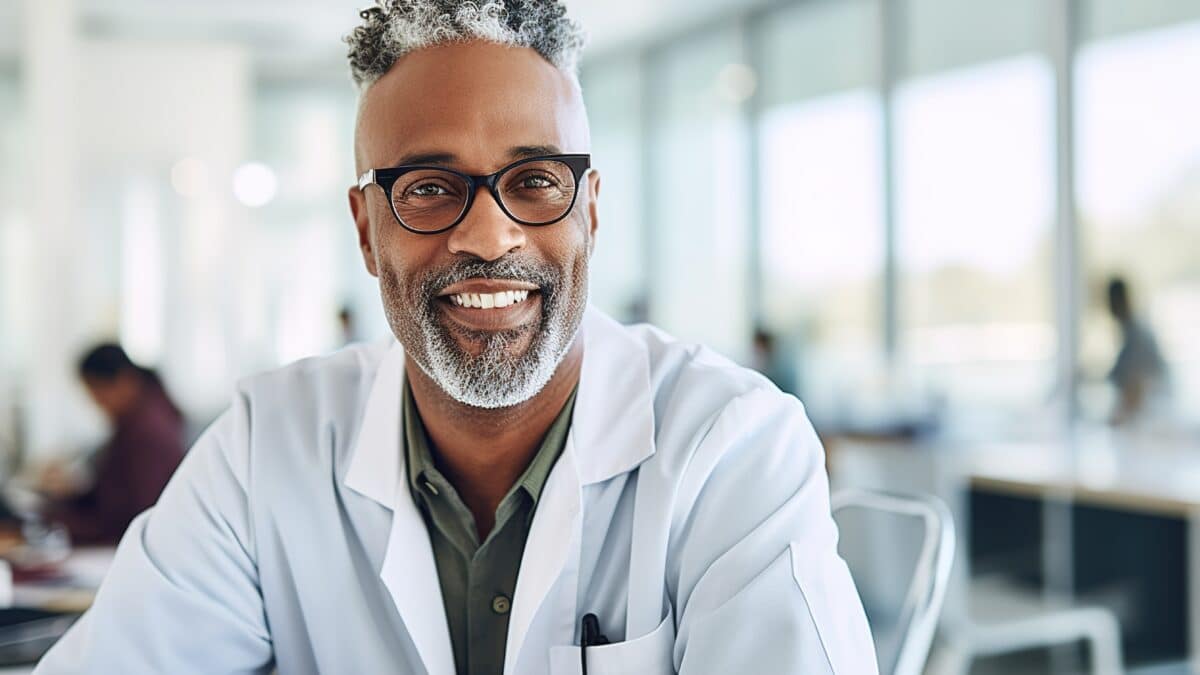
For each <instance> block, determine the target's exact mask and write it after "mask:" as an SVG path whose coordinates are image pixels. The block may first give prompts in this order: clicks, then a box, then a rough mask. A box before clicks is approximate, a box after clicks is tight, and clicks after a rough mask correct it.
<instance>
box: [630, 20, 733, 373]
mask: <svg viewBox="0 0 1200 675" xmlns="http://www.w3.org/2000/svg"><path fill="white" fill-rule="evenodd" d="M652 77H655V78H656V79H655V80H654V85H655V87H656V88H657V89H658V90H659V91H661V92H662V93H661V96H660V97H656V98H657V99H658V100H657V101H656V102H655V104H654V105H655V108H656V109H655V110H654V112H655V122H656V124H655V127H654V128H653V129H652V130H651V138H650V144H649V145H650V152H651V153H652V155H651V163H652V166H653V170H652V173H651V175H650V178H649V180H648V181H647V183H648V185H650V186H651V187H650V190H651V195H650V200H651V204H652V206H653V217H652V219H651V222H650V223H648V227H649V228H650V236H651V237H653V248H652V250H653V264H652V266H651V269H650V270H649V272H650V311H651V316H650V318H651V319H652V320H653V321H654V322H655V323H657V324H658V325H660V326H662V327H663V328H665V329H666V330H668V331H670V332H672V333H674V334H675V335H676V336H678V337H680V338H682V339H686V340H695V341H698V342H702V343H704V344H707V345H710V346H712V347H713V348H715V349H718V350H720V351H722V352H724V353H725V354H728V355H730V356H733V357H740V356H744V355H745V353H746V351H747V349H746V347H747V345H748V344H749V341H750V326H749V324H750V320H749V316H748V307H747V303H746V272H747V269H746V268H747V264H746V263H747V257H748V251H747V242H748V240H749V236H748V235H749V231H748V228H749V222H748V215H747V214H748V210H749V199H750V190H751V186H750V184H749V180H748V177H749V176H748V171H747V168H748V167H747V155H748V153H747V147H748V143H749V139H748V135H749V134H748V129H747V128H746V125H745V123H744V120H743V118H742V115H741V110H740V103H741V102H742V101H744V99H745V98H746V96H747V94H748V92H747V89H749V88H750V87H752V86H753V85H752V83H750V82H748V80H751V79H752V78H753V75H751V74H749V73H747V72H746V67H745V66H744V65H743V59H742V55H741V49H740V44H739V41H738V39H737V35H736V33H735V32H734V31H732V30H728V31H722V32H719V33H712V34H705V35H702V36H697V37H695V38H691V39H689V40H687V41H686V42H682V43H679V44H677V45H674V46H672V47H671V48H670V49H669V50H668V51H666V52H664V53H663V54H662V56H661V60H660V61H659V62H658V63H656V67H655V72H654V73H653V74H652Z"/></svg>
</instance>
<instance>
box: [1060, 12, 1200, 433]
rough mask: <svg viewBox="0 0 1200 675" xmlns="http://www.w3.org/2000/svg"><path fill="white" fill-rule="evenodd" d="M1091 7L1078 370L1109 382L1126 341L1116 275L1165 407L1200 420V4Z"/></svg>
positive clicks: (1083, 112)
mask: <svg viewBox="0 0 1200 675" xmlns="http://www.w3.org/2000/svg"><path fill="white" fill-rule="evenodd" d="M1185 7H1187V8H1190V12H1191V19H1192V20H1191V21H1190V22H1182V23H1179V22H1177V23H1175V24H1174V25H1169V26H1167V27H1161V26H1162V24H1163V23H1164V21H1165V18H1164V17H1163V16H1161V15H1162V14H1163V13H1164V12H1166V11H1167V10H1168V9H1171V10H1172V11H1173V12H1174V13H1173V14H1172V15H1171V16H1169V17H1166V18H1167V19H1169V18H1173V19H1176V20H1178V19H1179V18H1180V17H1178V16H1176V15H1177V14H1178V13H1179V10H1181V9H1183V8H1185ZM1086 8H1087V13H1086V16H1087V17H1088V21H1087V22H1086V23H1085V27H1084V39H1085V42H1084V44H1083V46H1082V47H1081V49H1080V52H1079V57H1078V60H1077V64H1076V68H1077V70H1076V87H1077V89H1076V97H1077V115H1076V127H1077V139H1078V140H1077V144H1076V152H1077V155H1076V161H1077V166H1078V169H1077V176H1078V202H1079V212H1080V225H1081V241H1082V245H1083V256H1084V270H1085V275H1086V281H1087V283H1086V289H1087V291H1088V302H1087V303H1086V305H1085V315H1084V324H1083V328H1082V331H1081V335H1082V340H1083V347H1082V354H1081V359H1082V361H1083V364H1082V365H1083V367H1084V369H1085V372H1091V373H1093V374H1095V375H1097V376H1103V375H1105V374H1106V373H1108V371H1109V369H1110V368H1111V367H1112V366H1113V364H1114V363H1115V362H1116V360H1117V355H1118V352H1119V350H1120V349H1121V347H1122V346H1123V345H1125V344H1127V342H1126V340H1125V338H1124V337H1123V333H1122V331H1120V330H1119V328H1118V325H1117V323H1116V322H1115V321H1114V320H1113V317H1112V316H1110V314H1109V311H1108V299H1107V290H1106V289H1107V281H1108V280H1109V279H1110V278H1113V277H1121V278H1123V279H1125V280H1126V282H1127V284H1128V288H1129V289H1130V291H1131V297H1132V308H1133V313H1134V316H1135V321H1136V322H1137V324H1138V325H1140V326H1141V328H1142V329H1143V330H1144V331H1145V332H1146V333H1148V334H1149V335H1150V336H1152V337H1153V338H1154V341H1155V342H1156V343H1157V346H1158V350H1159V352H1160V354H1161V356H1162V358H1163V359H1164V360H1165V362H1166V371H1167V378H1166V385H1167V386H1166V387H1165V391H1166V393H1167V394H1168V395H1167V396H1164V397H1162V399H1161V400H1162V401H1163V402H1164V403H1167V405H1164V406H1163V407H1162V408H1163V409H1164V410H1167V411H1172V410H1173V411H1174V412H1175V413H1185V414H1187V415H1189V416H1190V417H1191V418H1195V417H1196V416H1197V415H1200V342H1198V341H1197V340H1196V335H1195V332H1196V319H1197V317H1200V198H1198V197H1197V196H1198V195H1200V125H1198V124H1197V120H1200V87H1197V86H1195V82H1196V81H1197V76H1198V74H1200V8H1197V7H1196V6H1195V5H1194V4H1192V3H1170V4H1169V5H1163V4H1162V3H1144V5H1143V3H1120V2H1111V1H1104V2H1091V3H1089V4H1088V5H1086ZM1148 26H1149V27H1151V28H1149V29H1147V27H1148ZM1131 31H1133V32H1131ZM1135 340H1136V338H1135ZM1100 400H1103V399H1100ZM1093 411H1094V412H1096V413H1097V414H1100V410H1099V409H1093Z"/></svg>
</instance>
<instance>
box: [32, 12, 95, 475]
mask: <svg viewBox="0 0 1200 675" xmlns="http://www.w3.org/2000/svg"><path fill="white" fill-rule="evenodd" d="M74 4H75V3H74V0H25V3H24V17H23V20H24V31H23V33H22V37H23V46H22V49H23V51H22V58H21V67H22V72H21V86H22V94H23V96H22V98H23V100H24V105H25V124H26V126H27V129H28V134H27V137H26V138H27V141H26V160H25V167H26V173H25V184H24V190H23V194H24V196H25V199H26V203H25V208H24V212H25V218H24V227H27V228H28V233H27V234H28V235H29V237H28V241H30V242H31V246H30V254H31V255H30V258H31V259H30V261H29V263H30V265H29V269H30V272H31V275H30V278H28V279H25V280H24V283H25V284H27V286H26V287H25V289H24V293H25V294H27V296H28V297H30V298H32V301H31V302H29V303H27V305H26V306H27V307H28V312H29V315H28V316H23V317H18V318H17V319H18V321H17V322H18V323H19V325H20V328H19V330H22V331H26V335H25V339H24V340H22V341H21V342H22V344H24V345H26V349H27V353H26V355H25V357H26V358H25V364H24V368H23V370H24V375H25V383H26V384H25V386H26V392H25V394H26V401H27V406H28V407H27V414H28V424H29V425H28V433H29V436H28V441H29V446H30V450H31V451H32V452H34V453H38V452H44V451H45V450H46V449H48V448H54V447H58V446H61V445H64V444H65V443H67V442H68V441H70V440H71V439H72V438H75V437H78V436H79V435H80V434H82V433H86V432H87V431H88V430H89V426H90V425H94V424H95V420H96V416H95V415H94V413H92V411H90V410H89V409H88V408H87V407H86V405H84V403H83V397H82V395H81V393H80V390H79V388H78V386H77V385H76V383H75V375H74V372H73V371H74V363H75V360H76V359H77V358H78V354H77V351H78V350H79V349H80V348H81V346H82V345H81V344H80V342H81V338H82V335H83V326H81V325H80V322H79V321H78V319H77V317H78V315H79V311H78V310H79V309H80V308H79V297H80V293H79V290H80V289H79V282H80V279H79V275H78V271H77V270H78V263H79V261H80V257H81V255H83V254H85V253H86V252H85V251H82V250H80V249H81V248H82V246H81V243H80V237H79V234H80V231H79V228H80V224H79V209H78V199H77V197H76V195H77V194H78V192H77V191H78V188H79V182H78V175H79V171H78V169H79V142H78V141H79V137H78V129H79V115H80V114H81V111H80V110H79V107H78V105H77V103H78V86H77V84H78V77H77V71H78V68H79V67H80V64H79V58H78V43H79V39H78V33H77V23H78V22H77V17H76V13H75V6H74Z"/></svg>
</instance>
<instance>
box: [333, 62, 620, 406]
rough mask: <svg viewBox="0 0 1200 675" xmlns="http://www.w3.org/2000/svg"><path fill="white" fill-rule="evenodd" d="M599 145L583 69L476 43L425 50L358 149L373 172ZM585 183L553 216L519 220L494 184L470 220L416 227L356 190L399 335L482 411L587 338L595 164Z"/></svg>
mask: <svg viewBox="0 0 1200 675" xmlns="http://www.w3.org/2000/svg"><path fill="white" fill-rule="evenodd" d="M588 144H589V143H588V132H587V120H586V116H585V114H584V109H583V103H582V100H581V97H580V94H579V91H578V87H577V86H576V85H575V84H574V83H573V82H572V81H571V79H570V78H568V77H567V76H566V75H564V74H563V73H561V72H560V71H558V70H557V69H556V68H554V66H552V65H550V64H549V63H548V62H546V61H545V60H544V59H543V58H542V57H541V56H540V55H538V54H537V53H536V52H535V51H533V50H532V49H524V48H507V47H502V46H499V45H493V44H488V43H483V42H469V43H463V44H456V45H449V46H441V47H435V48H431V49H425V50H420V51H417V52H413V53H412V54H409V55H407V56H405V57H403V58H401V59H400V60H399V61H398V62H397V63H396V65H395V66H393V68H392V69H391V70H390V71H389V72H388V73H387V75H385V76H384V77H383V78H382V79H380V80H379V81H378V82H376V83H375V84H374V85H373V86H372V87H371V88H370V89H369V90H368V91H367V92H366V93H365V94H364V97H363V101H362V106H361V109H360V113H359V120H358V128H357V138H356V159H357V164H358V171H359V172H360V173H361V172H364V171H366V170H367V169H372V168H385V167H392V166H399V165H405V164H418V163H419V164H423V165H429V164H433V165H440V166H445V167H446V168H450V169H455V170H458V171H461V172H463V173H467V174H472V175H485V174H490V173H492V172H494V171H497V170H499V169H501V168H503V167H504V166H506V165H508V164H510V163H512V162H513V161H514V160H516V159H520V158H522V157H524V156H528V155H531V154H558V153H577V152H587V151H588ZM577 190H578V192H579V194H578V197H577V199H576V202H575V205H574V207H573V208H572V210H571V212H570V213H568V215H567V216H566V217H565V218H563V219H562V220H561V221H559V222H557V223H554V224H552V225H547V226H542V227H530V226H522V225H520V224H518V223H516V222H515V221H513V220H512V219H510V218H509V217H508V216H507V215H505V213H504V212H503V211H502V210H501V209H500V207H499V205H497V203H496V202H495V200H494V198H493V197H492V195H491V193H490V192H488V191H487V190H486V189H483V190H480V191H479V192H478V193H477V194H476V195H475V201H474V204H473V205H472V207H471V210H470V211H469V212H468V213H467V214H466V216H465V217H464V218H463V220H462V222H460V223H459V224H458V225H457V226H455V227H454V228H452V229H450V230H448V231H446V232H442V233H439V234H416V233H413V232H409V231H408V230H405V229H404V228H403V227H401V226H400V224H399V223H397V222H396V220H395V217H394V216H393V214H392V211H391V207H390V205H389V203H388V200H387V196H386V195H385V194H384V192H383V190H381V189H380V188H379V187H377V186H371V187H368V188H367V191H366V193H365V194H364V193H360V192H359V190H358V189H357V188H351V190H350V202H351V209H352V211H353V212H354V216H355V222H356V224H357V227H358V232H359V244H360V247H361V248H362V251H363V258H364V261H365V262H366V265H367V269H368V271H370V273H371V274H373V275H375V276H377V277H378V278H379V284H380V290H381V294H382V296H383V304H384V310H385V312H386V314H387V318H388V322H389V324H390V325H391V328H392V332H393V333H395V335H396V337H397V339H399V340H400V342H401V344H403V345H404V348H405V352H406V354H407V355H408V357H409V358H411V359H413V361H414V362H415V363H416V364H417V365H418V366H419V367H420V368H421V369H422V370H423V371H424V372H425V373H426V374H427V375H428V376H429V377H430V378H431V379H433V380H434V381H435V382H437V383H438V384H439V385H440V386H441V388H442V389H443V390H445V392H446V393H447V394H448V395H450V396H451V397H452V398H454V399H455V400H457V401H459V402H461V403H465V404H468V405H472V406H475V407H480V408H503V407H508V406H512V405H516V404H518V403H521V402H523V401H525V400H528V399H529V398H531V397H532V396H534V395H535V394H537V393H538V392H539V391H540V390H541V389H542V387H543V386H544V385H545V384H546V382H547V381H549V379H550V377H551V376H552V375H553V374H554V371H555V369H556V368H557V367H558V364H559V363H560V362H561V361H562V358H563V356H564V355H565V354H566V352H567V351H568V349H569V348H570V347H571V345H572V343H573V342H574V338H575V335H576V333H577V332H578V329H579V324H580V322H581V320H582V318H583V312H584V308H585V307H586V304H587V272H588V259H589V257H590V255H591V250H592V242H593V236H594V234H595V228H596V217H595V216H596V212H595V209H596V201H595V198H596V195H597V193H598V190H599V180H598V178H597V175H596V174H595V172H592V173H590V174H589V175H588V176H587V177H586V178H585V179H584V180H583V181H581V182H580V184H579V186H578V187H577ZM510 291H512V292H514V293H512V294H510V293H508V292H510ZM463 293H466V294H478V295H480V296H481V297H482V296H485V295H489V294H490V295H491V296H492V298H493V299H500V300H501V301H502V302H507V301H509V300H510V299H511V298H512V296H513V295H515V297H517V298H522V297H523V298H524V299H523V300H522V301H519V302H515V303H512V304H507V305H506V306H504V307H491V308H487V307H485V308H475V307H464V306H460V304H459V303H458V302H456V301H455V297H456V296H457V297H459V298H462V297H464V296H462V295H460V294H463ZM497 293H500V294H502V295H499V296H497V295H496V294H497ZM483 304H485V305H486V304H489V303H487V302H484V303H483ZM493 304H494V302H493Z"/></svg>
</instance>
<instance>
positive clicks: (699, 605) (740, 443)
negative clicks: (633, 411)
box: [669, 389, 877, 675]
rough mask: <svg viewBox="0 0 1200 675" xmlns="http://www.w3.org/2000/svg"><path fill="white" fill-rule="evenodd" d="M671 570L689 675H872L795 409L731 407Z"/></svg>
mask: <svg viewBox="0 0 1200 675" xmlns="http://www.w3.org/2000/svg"><path fill="white" fill-rule="evenodd" d="M692 464H693V466H692V467H691V468H692V469H696V468H698V467H699V468H700V469H701V470H702V471H703V474H704V479H703V480H702V481H697V483H698V485H699V487H697V488H694V489H695V493H696V494H695V501H694V503H693V504H692V508H691V509H690V512H689V515H688V517H687V521H686V523H685V526H684V528H683V530H682V534H681V536H680V541H679V542H678V544H679V550H680V554H679V558H678V561H677V564H676V565H674V566H673V568H674V572H672V573H669V574H673V576H674V578H673V579H669V582H672V584H673V585H674V586H675V587H676V602H677V605H676V616H677V620H678V626H677V633H676V641H675V650H674V662H675V665H676V667H677V668H678V669H679V672H680V673H681V674H682V675H702V674H708V673H712V674H714V675H715V674H717V673H764V674H770V673H780V674H785V673H805V674H806V675H816V674H818V673H821V674H826V673H828V674H832V675H875V673H877V667H876V663H875V652H874V647H873V643H872V640H871V634H870V629H869V627H868V625H867V621H866V617H865V614H864V612H863V608H862V603H861V601H860V600H859V597H858V592H857V591H856V589H855V587H854V582H853V580H852V579H851V577H850V573H849V570H848V568H847V566H846V564H845V562H844V561H843V560H842V559H841V557H840V556H839V555H838V552H837V539H838V532H837V526H836V525H835V524H834V522H833V518H832V516H831V515H830V506H829V484H828V479H827V477H826V474H825V464H824V451H823V450H822V448H821V443H820V441H819V439H818V438H817V436H816V433H815V432H814V431H813V429H812V426H811V424H810V423H809V421H808V419H807V417H806V416H805V414H804V410H803V407H802V406H801V405H800V403H799V401H797V400H796V399H795V398H793V397H791V396H785V395H781V394H780V393H779V392H777V391H774V390H773V389H772V390H766V389H762V390H756V391H752V392H750V393H747V394H743V395H742V396H740V397H738V398H736V399H734V400H733V401H732V402H731V403H730V404H728V405H727V406H726V407H725V408H724V410H722V411H721V413H720V414H719V415H718V416H717V418H716V420H715V421H714V423H713V425H712V427H711V429H710V430H709V432H708V433H707V434H706V435H705V436H704V438H703V440H702V441H701V442H700V444H699V446H698V447H697V450H696V453H695V455H694V456H693V462H692Z"/></svg>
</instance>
